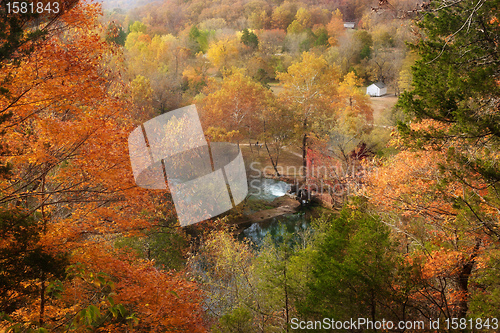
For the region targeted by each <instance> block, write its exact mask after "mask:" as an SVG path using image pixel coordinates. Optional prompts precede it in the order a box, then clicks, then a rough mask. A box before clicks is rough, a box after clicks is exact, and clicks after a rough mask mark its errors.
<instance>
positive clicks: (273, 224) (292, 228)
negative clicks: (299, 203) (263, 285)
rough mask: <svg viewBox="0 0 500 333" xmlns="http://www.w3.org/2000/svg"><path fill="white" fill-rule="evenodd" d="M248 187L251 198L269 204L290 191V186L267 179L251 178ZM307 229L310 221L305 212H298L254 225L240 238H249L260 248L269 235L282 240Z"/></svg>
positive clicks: (244, 231)
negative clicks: (287, 235)
mask: <svg viewBox="0 0 500 333" xmlns="http://www.w3.org/2000/svg"><path fill="white" fill-rule="evenodd" d="M248 185H249V198H251V199H258V200H265V201H268V202H271V201H273V200H274V199H276V198H279V197H282V196H284V195H285V194H286V191H288V190H289V189H290V184H287V183H285V182H282V181H279V180H274V179H267V178H250V179H249V181H248ZM307 228H309V219H308V218H307V217H306V215H305V214H304V213H303V212H297V213H294V214H287V215H283V216H278V217H274V218H271V219H269V220H266V221H264V222H259V223H253V224H252V225H250V226H249V227H248V228H246V229H245V230H243V232H242V233H241V234H240V238H242V239H243V238H247V239H249V240H251V241H252V242H253V243H255V244H256V245H257V246H259V245H260V244H261V243H262V240H263V239H264V237H266V235H267V234H271V236H272V237H273V238H274V239H280V238H281V237H283V236H284V235H285V234H287V233H296V232H301V231H304V230H306V229H307Z"/></svg>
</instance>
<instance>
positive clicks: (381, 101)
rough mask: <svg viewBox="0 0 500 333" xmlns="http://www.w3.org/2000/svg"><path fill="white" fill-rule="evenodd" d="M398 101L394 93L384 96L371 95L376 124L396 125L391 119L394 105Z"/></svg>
mask: <svg viewBox="0 0 500 333" xmlns="http://www.w3.org/2000/svg"><path fill="white" fill-rule="evenodd" d="M397 101H398V97H397V96H394V94H390V95H385V96H382V97H370V102H371V104H372V108H373V119H374V122H375V125H383V126H392V125H394V124H392V121H391V118H392V117H391V116H392V107H393V106H394V105H395V104H396V102H397Z"/></svg>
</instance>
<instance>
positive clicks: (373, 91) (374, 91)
mask: <svg viewBox="0 0 500 333" xmlns="http://www.w3.org/2000/svg"><path fill="white" fill-rule="evenodd" d="M366 94H367V95H370V96H371V97H374V96H377V97H379V96H384V95H385V94H387V87H386V86H385V84H384V83H382V82H377V83H374V84H372V85H369V86H368V87H367V88H366Z"/></svg>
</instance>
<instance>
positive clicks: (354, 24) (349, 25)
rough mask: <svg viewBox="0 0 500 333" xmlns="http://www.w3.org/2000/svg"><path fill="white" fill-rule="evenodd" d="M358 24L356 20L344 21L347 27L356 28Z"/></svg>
mask: <svg viewBox="0 0 500 333" xmlns="http://www.w3.org/2000/svg"><path fill="white" fill-rule="evenodd" d="M355 26H356V22H344V28H346V29H354V27H355Z"/></svg>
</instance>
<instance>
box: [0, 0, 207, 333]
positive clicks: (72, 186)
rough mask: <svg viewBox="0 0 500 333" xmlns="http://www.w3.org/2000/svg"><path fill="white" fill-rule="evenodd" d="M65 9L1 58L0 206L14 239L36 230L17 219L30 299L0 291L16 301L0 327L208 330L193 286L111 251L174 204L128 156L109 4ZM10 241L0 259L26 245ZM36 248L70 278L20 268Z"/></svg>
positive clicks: (127, 120) (2, 245)
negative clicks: (106, 18) (61, 262)
mask: <svg viewBox="0 0 500 333" xmlns="http://www.w3.org/2000/svg"><path fill="white" fill-rule="evenodd" d="M61 6H62V7H61V8H64V9H65V10H64V11H62V12H61V14H60V15H57V16H55V17H46V18H42V20H41V21H38V22H35V23H32V24H31V25H29V26H28V27H27V28H25V31H24V33H25V34H27V35H29V34H30V32H33V31H36V29H37V27H38V26H37V25H36V24H46V22H47V21H49V22H50V24H48V25H47V26H46V27H47V28H46V33H45V34H44V38H43V39H32V40H26V41H24V42H23V43H20V44H19V45H18V48H17V50H16V51H15V52H14V54H11V55H9V56H8V57H5V58H2V59H0V61H1V66H0V79H1V82H2V94H1V95H0V111H1V112H2V115H8V116H5V117H4V118H3V120H4V121H3V122H2V123H1V127H2V129H1V131H2V136H1V140H2V156H1V158H2V164H3V165H6V166H8V167H9V172H8V174H6V175H5V176H4V177H2V179H1V180H0V191H1V193H2V196H1V198H0V204H1V208H2V210H3V211H4V210H5V211H15V212H16V214H18V216H20V218H19V220H14V219H13V218H12V217H6V218H5V219H4V220H5V221H7V223H11V224H12V225H14V227H15V228H17V229H12V230H21V231H22V230H25V229H27V227H25V226H24V225H23V224H22V223H24V222H16V221H28V220H29V221H31V222H30V223H31V225H34V227H35V228H34V229H33V230H35V233H36V237H35V238H33V243H34V244H32V245H30V246H31V247H30V248H27V249H24V250H21V251H20V252H19V253H18V254H19V258H20V262H19V266H18V269H19V274H20V275H21V280H22V281H21V282H20V283H21V285H22V286H23V287H24V288H28V289H30V290H32V292H31V293H29V294H23V293H21V292H19V291H18V290H16V289H9V287H8V285H7V287H5V286H6V285H5V284H3V285H2V286H1V287H2V290H1V292H2V295H3V296H6V297H8V299H10V300H12V302H9V303H1V304H2V305H6V304H7V305H8V306H7V305H6V306H5V307H4V308H2V309H0V311H3V312H4V315H8V316H7V317H4V318H7V320H8V321H11V323H9V322H8V321H4V322H1V323H0V325H1V326H0V327H2V329H5V328H6V327H9V326H11V325H13V326H12V327H13V328H12V329H15V330H28V331H29V330H33V329H37V330H38V329H40V330H41V329H43V328H46V329H49V330H51V331H54V332H56V331H64V330H66V329H68V328H74V329H84V328H85V327H93V328H94V329H96V330H97V331H109V332H116V331H125V330H126V327H127V325H135V328H134V329H135V330H136V331H147V332H154V331H161V332H165V331H173V330H176V329H184V330H188V331H193V332H194V331H203V330H204V328H203V326H202V320H201V317H200V316H201V313H202V312H201V308H200V307H199V305H198V300H199V298H198V297H199V293H198V292H197V288H196V286H195V285H194V284H192V283H190V282H187V281H185V280H183V279H182V277H181V276H180V275H178V274H174V273H169V272H165V271H162V270H160V269H158V268H155V267H154V265H153V264H152V263H151V262H147V261H141V260H139V259H138V258H136V257H135V255H133V254H132V253H130V252H126V251H125V252H121V253H117V251H118V250H117V249H115V248H114V247H113V246H112V244H113V241H114V239H115V238H116V237H118V236H127V235H137V234H140V233H141V231H143V230H147V229H148V228H149V227H151V226H152V225H154V224H156V223H157V222H158V220H159V217H158V216H157V215H156V213H155V211H156V208H155V206H158V205H165V204H166V206H165V207H166V208H165V209H171V207H172V206H169V205H168V203H165V202H163V201H161V198H160V197H159V196H158V195H155V194H152V193H150V192H148V191H144V190H141V189H139V188H138V187H136V186H135V184H134V181H133V176H132V173H131V169H130V162H129V159H128V151H127V137H128V133H129V132H130V130H131V129H132V128H133V125H134V124H133V119H131V114H132V113H131V112H130V111H131V110H127V107H128V105H129V104H128V101H127V94H126V89H125V87H124V86H123V84H121V83H120V81H119V78H118V77H117V75H116V74H114V73H113V72H111V71H110V70H108V69H107V68H106V65H105V64H106V60H107V59H109V58H110V57H111V55H112V52H113V48H112V47H110V45H109V44H107V43H106V42H105V41H104V39H103V38H102V35H103V34H102V32H103V30H102V28H101V26H100V25H99V23H98V22H97V20H96V19H97V17H98V16H99V15H100V14H101V9H100V6H99V5H97V4H95V3H91V2H90V3H80V4H77V5H75V6H64V4H63V3H61ZM40 22H41V23H40ZM44 29H45V28H44ZM0 41H1V42H2V43H3V45H5V43H7V42H8V41H6V40H5V39H2V40H0ZM13 221H14V222H13ZM30 230H31V229H30ZM3 236H5V238H3V239H2V241H1V242H0V249H1V250H2V251H3V250H5V249H9V247H12V244H14V243H13V242H15V241H16V239H18V238H16V237H18V235H17V234H16V233H14V232H13V231H12V232H11V231H9V230H7V232H6V233H4V234H3ZM32 249H37V251H39V253H41V255H40V256H41V257H40V258H48V257H51V256H52V257H54V258H55V257H61V258H66V259H67V262H66V265H69V266H67V267H66V273H63V274H58V275H56V274H53V273H52V271H51V270H50V269H49V268H48V267H42V266H40V265H41V264H40V265H38V266H37V264H36V263H35V264H33V263H30V264H31V266H29V265H28V263H26V262H25V261H23V260H22V259H23V258H31V257H30V256H29V255H28V254H29V253H28V252H29V251H31V250H32ZM23 251H24V252H23ZM2 253H3V252H2ZM27 253H28V254H27ZM7 259H8V258H6V257H5V256H1V257H0V261H1V262H2V263H3V262H6V260H7ZM9 263H10V264H12V262H9ZM39 266H40V267H39ZM3 267H5V266H3ZM28 267H30V270H29V271H28V270H27V269H28ZM2 269H3V268H2ZM63 272H64V268H63ZM4 287H5V288H4Z"/></svg>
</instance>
